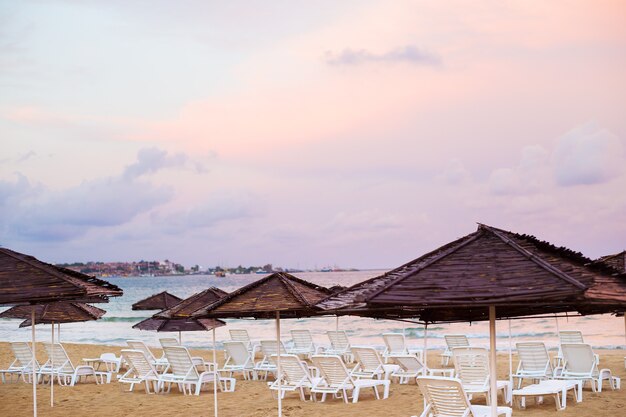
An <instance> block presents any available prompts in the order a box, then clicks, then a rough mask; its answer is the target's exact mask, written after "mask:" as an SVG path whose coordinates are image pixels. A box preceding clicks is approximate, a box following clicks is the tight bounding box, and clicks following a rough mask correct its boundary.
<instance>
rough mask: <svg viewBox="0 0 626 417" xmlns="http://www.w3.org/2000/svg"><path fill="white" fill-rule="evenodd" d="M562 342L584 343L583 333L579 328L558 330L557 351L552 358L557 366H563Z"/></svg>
mask: <svg viewBox="0 0 626 417" xmlns="http://www.w3.org/2000/svg"><path fill="white" fill-rule="evenodd" d="M563 343H566V344H569V343H585V341H584V340H583V333H582V332H581V331H580V330H561V331H560V332H559V351H558V353H557V354H556V358H554V359H555V363H556V365H555V366H556V367H557V368H559V367H562V366H563V352H562V351H561V344H563Z"/></svg>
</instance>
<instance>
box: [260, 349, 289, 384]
mask: <svg viewBox="0 0 626 417" xmlns="http://www.w3.org/2000/svg"><path fill="white" fill-rule="evenodd" d="M261 352H262V353H263V359H261V360H260V361H259V362H257V363H255V364H254V370H255V371H256V372H257V374H259V373H264V376H263V379H264V380H266V379H267V374H268V373H270V372H271V373H273V374H276V369H277V368H276V364H274V363H273V362H272V361H271V359H270V358H271V356H272V355H278V354H279V352H278V344H277V343H276V340H261ZM286 353H287V350H286V349H285V346H284V345H283V342H280V354H281V355H284V354H286Z"/></svg>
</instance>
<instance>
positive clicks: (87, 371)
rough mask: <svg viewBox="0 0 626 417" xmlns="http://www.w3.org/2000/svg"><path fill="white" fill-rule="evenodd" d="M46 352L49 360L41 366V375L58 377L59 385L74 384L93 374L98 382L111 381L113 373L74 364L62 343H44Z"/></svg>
mask: <svg viewBox="0 0 626 417" xmlns="http://www.w3.org/2000/svg"><path fill="white" fill-rule="evenodd" d="M43 347H44V349H45V350H46V353H47V354H48V361H47V362H46V363H45V364H43V365H42V366H41V369H40V370H39V375H40V376H44V375H48V376H50V377H51V378H54V377H56V378H57V380H58V381H59V385H69V386H73V385H74V384H76V383H77V382H78V381H80V379H81V378H85V379H86V378H87V377H89V376H93V377H94V379H95V380H96V384H102V383H105V382H106V383H107V384H108V383H109V382H111V373H110V372H103V371H96V370H95V369H94V368H93V366H89V365H79V366H76V367H75V366H74V365H73V364H72V361H71V360H70V358H69V356H68V355H67V352H66V351H65V348H64V347H63V345H61V344H60V343H54V344H53V343H44V344H43Z"/></svg>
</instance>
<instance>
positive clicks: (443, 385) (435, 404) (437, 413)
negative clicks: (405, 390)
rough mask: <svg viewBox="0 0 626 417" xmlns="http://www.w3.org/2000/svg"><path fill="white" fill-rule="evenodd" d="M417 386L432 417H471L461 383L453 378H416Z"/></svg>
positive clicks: (470, 410)
mask: <svg viewBox="0 0 626 417" xmlns="http://www.w3.org/2000/svg"><path fill="white" fill-rule="evenodd" d="M417 385H418V386H419V387H420V391H422V394H423V395H424V400H425V401H426V404H427V407H430V410H429V411H430V415H432V416H433V417H468V416H473V415H474V414H473V413H472V409H471V407H470V403H469V401H468V399H467V395H466V394H465V391H464V390H463V385H462V384H461V381H460V380H458V379H455V378H443V377H418V378H417Z"/></svg>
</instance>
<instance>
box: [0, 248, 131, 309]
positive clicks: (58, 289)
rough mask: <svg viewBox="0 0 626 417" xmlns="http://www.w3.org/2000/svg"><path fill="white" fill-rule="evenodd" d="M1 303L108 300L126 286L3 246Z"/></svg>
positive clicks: (0, 258)
mask: <svg viewBox="0 0 626 417" xmlns="http://www.w3.org/2000/svg"><path fill="white" fill-rule="evenodd" d="M0 288H2V291H0V305H17V304H41V303H47V302H55V301H82V302H87V301H89V302H106V301H107V300H108V297H117V296H120V295H122V290H121V289H120V288H119V287H117V286H115V285H113V284H110V283H108V282H106V281H104V280H101V279H98V278H95V277H92V276H89V275H85V274H81V273H79V272H76V271H72V270H70V269H66V268H61V267H58V266H55V265H52V264H48V263H45V262H42V261H40V260H38V259H36V258H34V257H32V256H29V255H25V254H23V253H19V252H15V251H12V250H10V249H6V248H0Z"/></svg>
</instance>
